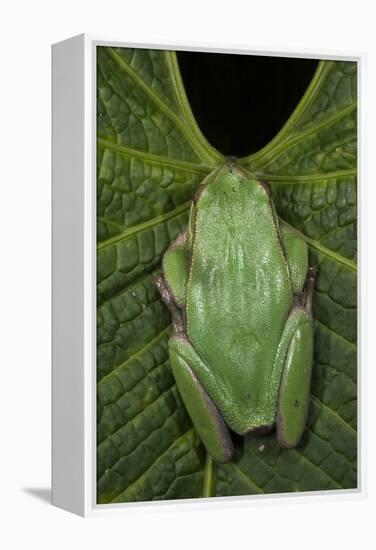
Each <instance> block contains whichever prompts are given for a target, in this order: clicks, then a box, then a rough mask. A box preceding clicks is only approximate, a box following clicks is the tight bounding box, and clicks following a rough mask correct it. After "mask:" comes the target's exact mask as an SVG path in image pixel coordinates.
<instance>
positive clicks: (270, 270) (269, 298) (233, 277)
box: [186, 166, 292, 433]
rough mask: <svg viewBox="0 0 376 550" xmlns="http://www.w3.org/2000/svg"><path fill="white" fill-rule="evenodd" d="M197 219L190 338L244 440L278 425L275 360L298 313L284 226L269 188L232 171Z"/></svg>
mask: <svg viewBox="0 0 376 550" xmlns="http://www.w3.org/2000/svg"><path fill="white" fill-rule="evenodd" d="M193 215H194V219H193V220H192V222H191V231H192V259H191V265H190V271H189V277H188V283H187V291H186V321H187V334H188V337H189V339H190V340H191V342H192V344H193V345H194V347H195V349H196V350H197V352H198V353H199V354H200V356H201V358H202V359H203V360H204V362H205V364H206V365H207V370H206V371H205V372H203V373H200V376H201V379H203V378H204V379H203V380H202V382H203V383H204V384H205V387H206V388H207V390H208V392H209V394H210V395H211V397H212V399H214V401H215V402H216V404H217V406H218V408H219V409H220V411H221V413H222V415H223V417H224V418H225V420H226V422H227V423H228V424H229V426H230V427H231V428H232V429H233V430H234V431H236V432H238V433H245V432H246V431H248V430H249V429H254V428H257V427H260V426H263V425H265V424H270V423H272V422H273V420H274V413H275V406H276V400H277V394H278V386H279V381H280V373H278V372H276V371H275V367H274V358H275V355H276V350H277V347H278V344H279V340H280V337H281V334H282V330H283V327H284V325H285V322H286V318H287V316H288V312H289V310H290V308H291V305H292V290H291V283H290V277H289V270H288V265H287V261H286V258H285V255H284V251H283V248H282V245H281V240H280V235H279V230H278V221H277V218H276V216H275V215H274V212H273V206H272V204H271V200H270V198H269V195H268V193H267V191H266V190H265V189H264V187H263V186H262V185H261V184H260V183H259V182H257V181H256V180H254V179H250V178H248V177H247V176H246V175H245V174H244V173H242V172H241V171H240V170H239V169H238V168H237V167H231V166H225V167H224V168H222V169H221V170H220V171H219V172H218V174H217V175H216V177H215V178H214V179H213V180H211V181H209V182H208V183H207V184H206V185H205V186H204V187H203V190H202V192H201V195H200V196H199V198H198V201H197V203H196V206H195V207H194V209H193Z"/></svg>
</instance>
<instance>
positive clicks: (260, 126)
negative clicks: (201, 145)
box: [178, 52, 318, 157]
mask: <svg viewBox="0 0 376 550" xmlns="http://www.w3.org/2000/svg"><path fill="white" fill-rule="evenodd" d="M178 61H179V66H180V71H181V74H182V78H183V82H184V85H185V89H186V92H187V95H188V99H189V102H190V104H191V108H192V111H193V114H194V116H195V118H196V121H197V123H198V125H199V126H200V128H201V131H202V133H203V134H204V135H205V137H206V139H207V140H208V141H209V142H210V143H211V145H213V146H214V147H215V148H216V149H218V150H219V151H220V152H221V153H223V154H224V155H231V156H236V157H241V156H245V155H248V154H250V153H253V152H255V151H258V150H259V149H260V148H261V147H263V146H264V145H266V144H267V143H268V142H269V141H270V140H271V139H272V138H273V137H274V136H275V135H276V133H277V132H278V130H280V128H281V127H282V126H283V124H284V123H285V122H286V120H287V119H288V118H289V116H290V114H291V113H292V111H293V110H294V108H295V107H296V105H297V104H298V102H299V101H300V99H301V97H302V96H303V94H304V92H305V90H306V88H307V86H308V84H309V83H310V81H311V79H312V77H313V74H314V72H315V70H316V68H317V64H318V61H317V60H313V59H294V58H285V57H263V56H252V55H237V54H217V53H201V52H178Z"/></svg>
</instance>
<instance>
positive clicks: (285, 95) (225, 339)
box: [52, 35, 365, 515]
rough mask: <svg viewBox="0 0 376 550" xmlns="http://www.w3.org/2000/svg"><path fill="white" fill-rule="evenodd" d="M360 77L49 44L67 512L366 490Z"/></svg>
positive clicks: (140, 47)
mask: <svg viewBox="0 0 376 550" xmlns="http://www.w3.org/2000/svg"><path fill="white" fill-rule="evenodd" d="M363 70H364V56H363V55H361V54H354V53H350V54H346V55H344V54H341V53H337V52H334V53H333V52H321V51H316V52H314V51H311V52H296V51H294V52H292V51H279V52H276V51H266V50H263V51H260V50H257V49H254V48H251V47H249V48H248V49H245V50H242V51H240V50H235V49H234V48H231V47H228V46H224V45H221V46H220V47H214V46H213V45H195V46H192V45H190V46H188V45H176V44H174V45H172V44H164V45H162V44H159V45H158V44H153V45H145V44H127V43H126V42H124V43H123V42H121V41H116V40H109V39H99V38H95V37H91V36H87V35H80V36H77V37H74V38H70V39H68V40H66V41H63V42H60V43H58V44H55V45H54V46H53V81H52V92H53V112H52V120H53V144H52V152H53V174H52V176H53V382H52V385H53V387H52V390H53V448H52V459H53V503H54V504H55V505H57V506H60V507H62V508H65V509H67V510H70V511H72V512H75V513H78V514H81V515H90V514H93V513H94V514H97V513H109V512H113V511H114V510H119V509H122V508H127V509H129V508H132V507H135V506H136V507H139V506H156V505H158V504H161V503H164V504H165V505H166V504H167V505H168V506H177V505H179V506H180V505H182V506H192V505H194V506H210V505H213V504H214V505H216V506H221V505H222V504H223V502H227V503H228V502H229V501H230V502H231V503H233V504H239V503H242V504H244V503H246V504H247V505H249V504H250V503H252V504H253V505H255V504H257V503H258V502H260V499H265V498H274V499H279V500H281V501H284V500H286V498H287V497H288V498H290V499H291V498H299V499H302V498H304V499H308V498H309V499H315V498H324V499H332V498H344V495H346V498H350V496H351V498H354V497H357V496H359V495H361V494H362V492H363V491H364V475H365V470H364V447H363V444H362V440H361V437H360V434H362V431H363V415H362V407H363V399H362V392H361V389H362V385H363V383H364V382H363V381H364V372H363V367H362V363H361V361H360V354H359V352H358V349H359V348H358V346H357V344H358V343H360V339H361V337H362V332H361V331H360V316H359V315H358V314H357V306H358V303H360V302H361V290H362V288H363V287H362V278H363V274H362V272H361V274H360V275H358V274H357V263H358V262H357V259H359V252H357V251H359V249H360V251H361V248H360V238H359V230H360V229H361V219H362V217H361V216H360V215H359V213H360V206H359V205H361V203H362V186H363V185H364V184H363V181H362V179H361V178H360V177H359V176H361V175H362V163H363V156H362V148H361V144H362V141H361V132H362V128H363V121H362V116H363V113H362V111H361V108H362V102H361V97H362V93H363V92H362V78H363ZM359 99H360V101H359ZM359 220H360V221H359ZM360 259H361V256H360Z"/></svg>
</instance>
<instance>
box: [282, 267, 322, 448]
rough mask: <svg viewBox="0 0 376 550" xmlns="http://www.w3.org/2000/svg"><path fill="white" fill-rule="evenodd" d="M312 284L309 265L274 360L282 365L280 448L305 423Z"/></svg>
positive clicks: (295, 438) (293, 442)
mask: <svg viewBox="0 0 376 550" xmlns="http://www.w3.org/2000/svg"><path fill="white" fill-rule="evenodd" d="M314 283H315V271H314V269H313V268H309V269H308V274H307V278H306V282H305V285H304V288H303V291H302V292H301V293H300V294H297V295H296V296H295V303H294V306H293V307H292V309H291V311H290V314H289V316H288V319H287V321H286V325H285V328H284V331H283V333H282V337H281V341H280V345H279V348H278V353H277V361H276V363H278V362H281V363H282V364H283V371H282V378H281V382H280V388H279V398H278V405H277V419H276V420H277V439H278V442H279V444H280V445H281V447H287V448H291V447H295V446H296V445H297V444H298V443H299V441H300V438H301V436H302V433H303V430H304V427H305V423H306V418H307V412H308V405H309V395H310V385H311V372H312V362H313V318H312V294H313V288H314Z"/></svg>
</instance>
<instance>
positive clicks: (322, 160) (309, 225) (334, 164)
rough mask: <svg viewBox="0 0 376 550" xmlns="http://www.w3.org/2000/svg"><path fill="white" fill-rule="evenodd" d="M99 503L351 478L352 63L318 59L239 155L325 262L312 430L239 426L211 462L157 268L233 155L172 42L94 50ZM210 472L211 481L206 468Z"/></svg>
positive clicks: (312, 486)
mask: <svg viewBox="0 0 376 550" xmlns="http://www.w3.org/2000/svg"><path fill="white" fill-rule="evenodd" d="M97 54H98V60H97V84H98V91H97V98H98V108H97V115H98V127H97V128H98V129H97V133H98V152H97V192H98V200H97V215H98V229H97V239H98V256H97V290H98V294H97V296H98V297H97V305H98V314H97V373H98V391H97V397H98V406H97V411H98V436H97V443H98V452H97V474H98V495H97V497H98V503H108V502H130V501H140V500H152V499H174V498H188V497H199V496H202V495H203V493H204V487H205V494H206V495H207V494H210V495H212V496H215V495H239V494H257V493H265V492H267V493H270V492H284V491H306V490H319V489H321V490H322V489H338V488H350V487H355V486H356V449H357V436H356V64H355V63H348V62H346V63H345V62H332V61H326V62H321V63H320V64H319V66H318V69H317V71H316V74H315V76H314V78H313V80H312V83H311V84H310V86H309V88H308V89H307V92H306V94H305V96H304V97H303V99H302V101H301V102H300V104H299V105H298V106H297V108H296V109H295V111H294V113H293V114H292V115H291V117H290V119H289V120H288V121H287V123H286V124H285V126H284V127H283V128H282V130H281V131H280V132H279V134H278V135H277V136H276V137H275V138H274V139H273V140H272V141H271V142H270V144H268V145H267V146H266V147H264V148H263V149H262V150H261V151H259V152H258V153H256V154H253V155H250V156H248V157H245V158H243V159H241V160H240V163H241V164H242V165H243V166H244V168H245V169H246V170H247V171H249V172H250V173H252V174H253V175H256V176H257V177H260V178H262V179H265V180H267V181H269V182H270V183H271V185H272V191H273V198H274V201H275V204H276V208H277V211H278V214H279V216H280V218H281V223H286V224H288V225H289V226H291V227H292V228H294V230H295V231H297V232H299V234H300V235H301V236H302V237H303V238H305V239H306V241H307V243H308V244H309V249H310V260H311V263H312V264H313V265H316V266H317V267H318V277H317V281H316V289H315V296H314V308H315V355H314V369H313V380H312V399H311V403H310V410H309V418H308V422H307V430H306V432H305V434H304V436H303V439H302V441H301V443H300V445H299V447H298V448H297V449H294V450H282V449H281V448H280V447H279V446H278V445H277V444H276V440H275V436H274V435H273V434H271V435H268V436H262V437H257V438H256V437H249V436H246V437H245V438H238V437H236V438H235V442H236V456H235V459H234V461H233V462H231V463H229V464H226V465H215V466H213V465H212V463H211V462H210V461H208V460H206V456H205V450H204V448H203V446H202V444H201V442H200V440H199V439H198V437H197V434H196V433H195V430H194V428H193V427H192V423H191V421H190V419H189V417H188V415H187V413H186V411H185V409H184V406H183V404H182V401H181V399H180V396H179V394H178V391H177V389H176V386H175V383H174V379H173V377H172V374H171V371H170V367H169V361H168V350H167V341H168V337H169V330H170V328H169V327H170V316H169V313H168V311H167V310H166V308H165V306H164V305H163V304H162V302H161V300H160V298H159V295H158V292H157V291H156V289H155V286H154V284H153V274H154V272H155V271H156V270H158V268H159V267H160V263H161V258H162V256H163V253H164V251H165V250H166V248H167V247H168V245H169V244H170V242H171V241H172V240H173V239H174V238H175V237H176V236H177V235H178V234H179V233H180V232H181V231H182V229H183V227H184V225H185V224H186V222H187V213H188V209H189V204H190V200H191V198H192V195H193V192H194V189H195V188H196V186H197V185H198V183H199V182H200V181H201V180H202V179H203V178H204V177H205V175H207V174H209V173H210V172H211V171H212V170H213V169H214V168H215V167H216V166H218V165H219V164H221V163H223V162H224V159H223V157H222V155H221V154H220V153H218V152H217V151H216V150H214V149H213V148H212V147H211V146H210V145H209V144H208V143H207V141H206V140H205V138H204V137H203V136H202V134H201V132H200V130H199V129H198V127H197V124H196V123H195V121H194V118H193V115H192V113H191V111H190V108H189V104H188V101H187V99H186V96H185V92H184V88H183V85H182V82H181V79H180V75H179V70H178V66H177V61H176V56H175V54H174V52H166V51H158V50H142V49H128V48H127V49H125V48H123V49H121V48H105V47H99V48H98V49H97ZM208 480H210V482H208Z"/></svg>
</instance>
